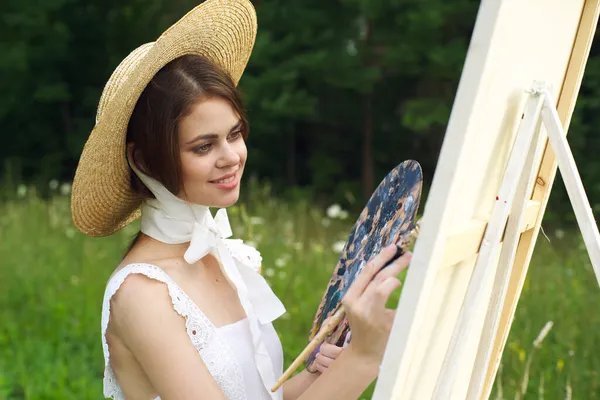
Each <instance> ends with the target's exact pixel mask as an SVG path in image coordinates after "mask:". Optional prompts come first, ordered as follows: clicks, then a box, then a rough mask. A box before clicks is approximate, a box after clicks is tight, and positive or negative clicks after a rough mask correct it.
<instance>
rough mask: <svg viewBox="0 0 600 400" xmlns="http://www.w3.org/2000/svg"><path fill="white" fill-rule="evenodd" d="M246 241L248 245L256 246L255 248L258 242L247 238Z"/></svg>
mask: <svg viewBox="0 0 600 400" xmlns="http://www.w3.org/2000/svg"><path fill="white" fill-rule="evenodd" d="M244 243H246V244H247V245H248V246H250V247H254V248H256V243H254V242H253V241H251V240H246V241H245V242H244Z"/></svg>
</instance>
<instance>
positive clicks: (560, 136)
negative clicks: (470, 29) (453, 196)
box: [433, 82, 600, 400]
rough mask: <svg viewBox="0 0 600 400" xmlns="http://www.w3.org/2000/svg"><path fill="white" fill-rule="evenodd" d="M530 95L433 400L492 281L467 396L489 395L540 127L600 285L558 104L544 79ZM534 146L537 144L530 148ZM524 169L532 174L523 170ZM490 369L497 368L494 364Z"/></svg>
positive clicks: (440, 395) (597, 251)
mask: <svg viewBox="0 0 600 400" xmlns="http://www.w3.org/2000/svg"><path fill="white" fill-rule="evenodd" d="M528 93H529V98H528V100H527V103H526V105H525V111H524V113H523V117H522V120H521V123H520V126H519V128H518V131H517V135H516V139H515V142H514V145H513V148H512V152H511V155H510V158H509V160H508V164H507V167H506V169H505V173H504V177H503V179H502V183H501V185H500V190H499V193H498V196H497V197H496V203H495V204H494V207H493V210H492V214H491V218H490V220H489V222H488V224H487V227H486V230H485V233H484V236H483V240H482V242H481V245H480V247H479V256H478V258H477V262H476V264H475V268H474V271H473V274H472V276H471V280H470V282H469V285H468V288H467V292H466V295H465V298H464V300H463V304H462V307H461V310H460V314H459V317H458V320H457V322H456V325H455V327H454V330H453V333H452V338H451V340H450V344H449V346H448V350H447V352H446V356H445V358H444V362H443V365H442V369H441V371H440V374H439V378H438V381H437V385H436V387H435V390H434V394H433V398H434V399H439V400H446V399H449V398H451V397H452V389H453V386H454V382H455V380H456V375H457V373H458V372H457V370H458V367H457V365H458V364H459V362H458V360H459V358H460V357H461V355H462V354H463V353H464V352H465V350H466V348H467V346H468V345H469V338H468V334H469V332H471V331H473V327H474V324H475V323H476V321H475V316H476V313H477V307H478V299H480V298H481V297H482V296H483V295H484V292H485V289H486V286H487V285H488V284H489V283H490V281H494V286H493V287H492V294H491V298H490V303H489V307H488V310H487V313H486V316H485V321H484V326H483V334H482V337H481V340H480V344H479V348H478V352H477V357H476V359H475V364H474V368H473V374H472V375H471V380H470V384H469V390H468V395H467V398H468V399H477V400H479V399H481V398H482V396H487V394H486V393H483V392H484V390H485V379H486V372H487V370H488V365H489V363H490V362H491V354H492V350H493V349H492V346H493V335H494V333H495V332H496V331H497V329H498V326H499V323H500V317H501V311H502V305H503V304H504V300H505V297H506V291H507V288H508V283H509V278H510V275H511V270H512V266H513V263H514V259H515V255H516V251H517V247H518V244H519V237H520V233H521V230H520V227H521V226H522V225H523V223H524V220H525V215H526V209H527V200H528V198H529V196H528V195H529V194H530V193H531V191H532V189H533V184H534V183H535V177H536V174H537V171H536V169H535V168H533V166H534V165H538V163H537V161H538V160H539V158H540V157H541V152H542V150H543V149H542V148H541V146H540V145H539V144H538V145H537V146H532V143H541V142H542V141H540V140H537V141H534V138H535V137H536V136H537V135H541V131H542V129H541V127H540V125H542V126H543V127H544V128H545V129H546V131H547V135H548V140H549V144H550V145H551V146H552V149H553V150H554V152H555V154H556V159H557V162H558V167H559V170H560V173H561V175H562V177H563V180H564V183H565V186H566V189H567V192H568V195H569V199H570V201H571V204H572V206H573V209H574V211H575V216H576V219H577V224H578V225H579V229H580V231H581V233H582V235H583V239H584V242H585V246H586V248H587V251H588V255H589V257H590V260H591V262H592V266H593V268H594V272H595V274H596V279H597V280H598V283H599V284H600V233H599V232H598V227H597V225H596V223H595V220H594V216H593V213H592V209H591V207H590V204H589V201H588V199H587V196H586V194H585V189H584V187H583V184H582V182H581V178H580V176H579V173H578V171H577V166H576V164H575V160H574V158H573V155H572V153H571V149H570V148H569V144H568V142H567V140H566V137H565V136H566V135H565V132H564V129H563V127H562V125H561V121H560V119H559V116H558V112H557V109H556V106H555V104H554V102H553V100H552V96H551V94H550V91H549V88H548V87H547V86H546V85H545V84H544V83H542V82H534V85H533V87H532V88H531V89H530V90H529V91H528ZM532 147H535V148H533V149H532ZM523 171H530V172H529V173H528V174H523ZM509 214H510V216H509ZM507 221H508V222H507ZM501 242H503V245H502V249H501V252H500V261H499V263H498V268H497V270H496V271H495V275H494V269H492V268H488V265H490V264H491V263H492V261H493V260H494V257H495V256H496V254H495V253H496V250H497V249H498V247H499V245H500V243H501ZM487 287H489V286H487ZM498 361H499V360H498ZM494 367H495V368H494V370H496V367H497V365H496V366H494Z"/></svg>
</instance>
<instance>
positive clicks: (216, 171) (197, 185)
mask: <svg viewBox="0 0 600 400" xmlns="http://www.w3.org/2000/svg"><path fill="white" fill-rule="evenodd" d="M242 129H243V128H242V125H241V120H240V117H239V115H237V113H236V112H235V110H234V109H233V108H232V107H231V105H230V104H229V103H228V102H227V101H226V100H223V99H220V98H211V99H207V100H202V101H201V102H198V103H196V104H195V105H194V106H192V110H191V113H190V114H189V115H187V116H186V117H184V118H183V119H182V120H181V121H180V123H179V149H180V153H181V170H182V174H183V188H184V191H183V193H180V194H179V197H180V198H182V199H183V200H185V201H188V202H190V203H196V204H201V205H204V206H208V207H220V208H221V207H229V206H231V205H233V204H235V202H237V200H238V198H239V194H240V180H241V178H242V173H243V172H244V165H245V164H246V157H247V150H246V144H245V143H244V138H243V136H242Z"/></svg>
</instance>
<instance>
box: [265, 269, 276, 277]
mask: <svg viewBox="0 0 600 400" xmlns="http://www.w3.org/2000/svg"><path fill="white" fill-rule="evenodd" d="M265 275H266V276H268V277H269V278H272V277H273V276H275V270H274V269H273V268H266V269H265Z"/></svg>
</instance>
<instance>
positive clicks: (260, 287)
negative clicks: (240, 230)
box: [184, 209, 285, 324]
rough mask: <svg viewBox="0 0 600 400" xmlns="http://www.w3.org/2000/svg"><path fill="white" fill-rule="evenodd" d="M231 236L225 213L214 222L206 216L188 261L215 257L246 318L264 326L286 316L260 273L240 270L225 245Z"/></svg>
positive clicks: (198, 225)
mask: <svg viewBox="0 0 600 400" xmlns="http://www.w3.org/2000/svg"><path fill="white" fill-rule="evenodd" d="M231 235H232V232H231V226H230V225H229V219H228V218H227V212H226V210H225V209H220V210H219V211H217V213H216V215H215V217H214V219H213V217H212V215H211V214H210V212H206V213H205V214H204V220H203V221H201V222H196V223H195V224H194V230H193V232H192V238H191V240H190V246H189V247H188V249H187V251H186V252H185V254H184V259H185V261H186V262H188V263H190V264H193V263H195V262H197V261H198V260H200V259H202V258H203V257H204V256H206V255H207V254H208V253H212V254H213V255H214V256H215V257H216V258H217V260H220V261H221V265H222V266H223V270H224V272H225V274H226V275H227V277H228V278H229V279H230V280H231V282H232V283H233V284H234V285H235V287H236V289H237V291H238V295H239V297H240V301H241V303H242V307H243V308H244V310H245V311H246V314H247V315H248V316H249V317H251V316H252V315H251V314H254V315H255V316H256V317H257V318H258V320H259V321H260V322H261V323H262V324H267V323H269V322H272V321H273V320H275V319H277V318H279V317H280V316H281V315H282V314H283V313H285V307H284V305H283V303H282V302H281V300H279V298H278V297H277V296H276V295H275V293H273V290H272V289H271V287H270V286H269V284H268V283H267V281H266V280H265V278H263V277H262V275H261V274H260V273H259V272H258V271H255V270H254V269H252V268H251V267H250V266H247V265H244V264H243V263H242V264H241V265H239V267H238V263H236V262H235V261H234V259H233V257H232V256H231V253H230V251H229V249H228V247H227V244H226V242H225V239H227V238H228V237H230V236H231Z"/></svg>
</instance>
